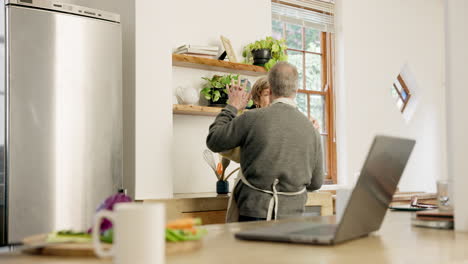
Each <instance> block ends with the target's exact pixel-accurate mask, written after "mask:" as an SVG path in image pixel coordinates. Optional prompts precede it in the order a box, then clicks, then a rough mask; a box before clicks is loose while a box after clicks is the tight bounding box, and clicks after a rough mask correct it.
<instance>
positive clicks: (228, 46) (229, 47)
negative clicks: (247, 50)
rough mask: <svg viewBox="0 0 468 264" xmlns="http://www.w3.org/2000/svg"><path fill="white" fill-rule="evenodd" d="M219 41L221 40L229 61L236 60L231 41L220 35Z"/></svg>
mask: <svg viewBox="0 0 468 264" xmlns="http://www.w3.org/2000/svg"><path fill="white" fill-rule="evenodd" d="M221 42H223V47H224V49H225V50H226V53H227V56H228V58H229V61H230V62H237V58H236V53H235V52H234V49H233V48H232V45H231V41H230V40H229V39H228V38H226V37H224V36H221Z"/></svg>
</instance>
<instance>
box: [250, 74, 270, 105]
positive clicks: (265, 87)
mask: <svg viewBox="0 0 468 264" xmlns="http://www.w3.org/2000/svg"><path fill="white" fill-rule="evenodd" d="M250 94H251V95H252V100H253V102H254V104H253V105H252V107H250V108H249V109H254V108H264V107H267V106H269V105H270V103H271V102H270V85H269V84H268V78H267V77H266V76H264V77H260V78H259V79H258V80H257V81H256V82H255V84H254V85H253V87H252V91H250Z"/></svg>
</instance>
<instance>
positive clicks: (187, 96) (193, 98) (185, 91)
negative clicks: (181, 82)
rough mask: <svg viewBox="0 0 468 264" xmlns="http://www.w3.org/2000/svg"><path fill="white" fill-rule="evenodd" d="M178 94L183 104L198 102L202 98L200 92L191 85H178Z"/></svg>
mask: <svg viewBox="0 0 468 264" xmlns="http://www.w3.org/2000/svg"><path fill="white" fill-rule="evenodd" d="M177 96H178V97H179V98H180V100H181V101H182V103H183V104H196V103H198V100H199V98H200V96H199V94H198V92H197V91H196V90H195V89H194V88H190V87H178V88H177Z"/></svg>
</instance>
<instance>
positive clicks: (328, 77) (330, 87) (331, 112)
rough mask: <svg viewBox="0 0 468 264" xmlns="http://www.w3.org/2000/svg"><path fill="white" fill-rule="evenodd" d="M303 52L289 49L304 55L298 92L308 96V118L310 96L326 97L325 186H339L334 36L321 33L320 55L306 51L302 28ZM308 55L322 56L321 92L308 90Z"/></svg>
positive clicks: (321, 134)
mask: <svg viewBox="0 0 468 264" xmlns="http://www.w3.org/2000/svg"><path fill="white" fill-rule="evenodd" d="M282 24H283V25H282V26H283V32H282V35H283V38H285V39H287V35H286V27H287V24H288V23H287V22H284V21H282ZM301 27H302V30H301V38H302V50H300V49H292V48H288V49H287V51H286V52H288V51H294V52H301V53H302V67H303V68H302V71H303V74H302V88H303V89H299V90H298V94H299V93H302V94H306V95H307V117H309V118H310V117H311V109H310V95H321V96H323V97H324V103H325V109H324V112H325V113H324V114H325V117H324V123H325V129H324V131H325V132H320V136H321V137H323V136H326V139H327V140H326V143H327V146H326V149H327V152H326V154H327V155H326V156H324V157H325V158H326V162H325V164H326V167H327V170H326V171H327V175H326V176H325V179H324V183H325V184H337V153H336V131H335V97H334V83H333V68H334V67H333V66H334V52H333V51H334V45H333V44H334V43H333V34H332V33H329V32H323V31H320V53H319V52H314V51H307V50H306V27H305V26H301ZM306 54H314V55H320V56H321V60H322V63H321V64H322V69H321V77H322V87H321V90H320V91H315V90H307V86H306V85H307V71H306Z"/></svg>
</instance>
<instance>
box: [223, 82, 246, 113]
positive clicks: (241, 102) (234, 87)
mask: <svg viewBox="0 0 468 264" xmlns="http://www.w3.org/2000/svg"><path fill="white" fill-rule="evenodd" d="M246 87H247V82H244V85H241V83H240V80H237V81H236V80H232V81H231V85H226V91H227V94H228V97H229V104H230V105H232V106H234V107H235V108H236V109H237V110H243V109H244V108H245V107H246V106H247V104H248V103H249V100H250V98H251V94H250V93H249V92H247V91H246Z"/></svg>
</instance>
